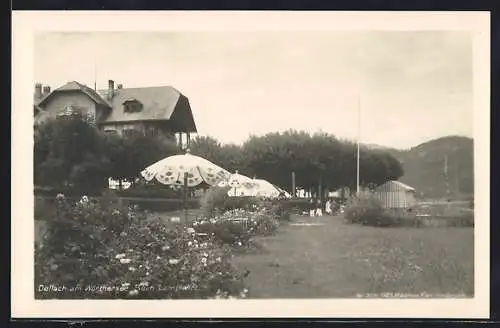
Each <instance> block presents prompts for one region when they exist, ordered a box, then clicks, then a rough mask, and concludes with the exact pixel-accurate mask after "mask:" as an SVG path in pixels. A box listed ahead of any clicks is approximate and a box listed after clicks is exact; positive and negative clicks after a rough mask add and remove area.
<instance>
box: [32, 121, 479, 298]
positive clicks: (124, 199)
mask: <svg viewBox="0 0 500 328" xmlns="http://www.w3.org/2000/svg"><path fill="white" fill-rule="evenodd" d="M306 146H307V147H306ZM352 146H353V145H352V144H349V143H347V142H343V141H339V140H337V139H336V138H335V137H333V136H330V135H321V134H319V135H314V136H310V135H307V134H304V133H300V132H293V131H291V132H290V131H289V132H286V133H283V134H269V135H266V136H263V137H252V138H250V140H248V142H246V143H245V144H244V145H243V146H241V147H240V146H233V145H225V146H221V145H220V144H218V143H217V142H216V141H214V140H212V139H210V138H206V137H202V138H199V139H196V140H195V141H194V142H193V144H192V148H193V153H197V154H199V155H200V156H203V157H204V158H208V159H210V160H212V161H213V162H217V163H223V164H221V165H222V166H223V167H226V168H228V169H229V170H230V171H236V170H238V169H239V170H241V172H244V173H246V174H247V175H258V176H260V177H264V178H267V179H269V180H271V181H276V183H278V184H279V185H282V186H288V187H290V186H289V185H287V184H288V183H289V182H290V176H291V174H290V173H291V172H294V173H296V176H297V179H296V181H295V182H296V183H297V184H299V185H301V186H304V188H305V189H308V190H309V191H311V194H314V196H316V197H321V196H323V195H322V193H325V190H328V189H335V188H337V187H340V186H350V187H351V190H352V189H353V188H352V186H353V184H355V182H356V181H355V179H353V177H355V174H352V168H353V162H352V158H354V157H352V156H351V155H353V154H354V153H355V152H354V151H355V148H353V147H352ZM311 147H312V148H311ZM313 148H314V149H315V150H314V151H311V152H309V151H308V150H307V149H313ZM177 151H178V150H177V149H176V145H175V143H174V142H173V141H172V140H169V139H162V138H151V137H146V136H143V135H140V134H134V133H131V134H125V135H124V136H115V135H109V136H108V135H102V134H101V133H100V132H99V131H98V130H97V129H95V128H94V127H92V126H91V125H88V124H87V123H85V122H80V121H63V122H59V123H53V124H48V125H46V126H45V127H40V128H39V129H38V130H37V131H36V133H35V163H34V164H35V177H34V178H35V183H36V188H35V196H36V201H35V228H36V229H35V231H36V238H35V241H36V243H35V244H36V249H35V296H36V298H38V299H52V298H57V299H86V298H92V299H96V298H97V299H99V298H100V299H226V298H248V297H255V298H262V297H274V298H276V297H278V298H281V297H310V298H318V297H355V296H357V295H370V294H375V295H379V296H380V295H381V294H384V293H385V294H387V293H388V294H390V295H394V294H396V293H411V294H418V295H429V294H430V295H437V294H453V295H462V294H463V295H466V296H471V295H473V293H474V289H473V281H474V279H473V276H474V270H473V269H474V265H473V264H474V257H473V250H474V247H473V246H474V239H473V229H471V227H473V226H474V216H473V210H472V209H465V208H463V207H455V206H446V207H445V209H442V210H441V209H440V210H436V206H430V207H429V206H427V207H425V206H420V208H418V207H416V208H414V209H412V210H413V211H411V212H410V211H391V210H387V209H384V208H382V206H381V204H380V203H378V202H377V201H376V200H375V199H373V198H370V197H366V198H363V197H361V198H356V197H353V198H349V202H348V203H347V207H346V210H345V213H343V215H338V216H324V217H315V218H310V217H306V216H301V215H300V214H301V213H303V212H305V211H307V210H308V209H309V206H310V203H309V201H308V200H307V199H298V198H292V199H263V198H257V197H229V196H228V189H227V188H226V187H209V186H204V187H203V188H204V189H205V191H204V192H203V193H202V196H201V197H190V198H189V199H187V201H186V202H183V195H182V192H179V190H177V189H172V188H168V187H165V186H162V185H161V184H158V183H151V182H145V181H143V180H141V179H140V178H139V177H138V174H139V172H140V170H142V169H143V168H144V167H146V166H147V165H150V164H151V163H154V162H155V161H157V160H159V159H161V158H164V157H166V156H171V155H173V154H176V152H177ZM360 160H361V164H362V167H363V170H362V172H363V174H362V176H361V182H362V184H363V185H364V186H369V185H371V184H377V183H381V182H384V181H387V180H390V179H397V178H398V177H400V176H401V175H402V174H403V171H402V168H401V166H400V165H399V163H398V162H397V160H395V159H394V158H392V157H391V156H390V155H387V154H383V153H380V152H373V151H368V150H365V149H363V150H362V152H361V158H360ZM277 168H279V169H277ZM332 168H333V169H332ZM110 176H111V177H113V178H115V179H118V180H119V181H127V182H130V183H131V184H132V187H131V188H129V189H127V190H123V189H119V190H117V191H110V190H108V189H107V187H106V181H107V178H108V177H110ZM183 206H184V208H183ZM302 223H303V225H300V224H302ZM308 223H315V225H307V224H308ZM429 228H432V229H429Z"/></svg>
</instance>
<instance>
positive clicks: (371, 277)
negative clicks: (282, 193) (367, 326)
mask: <svg viewBox="0 0 500 328" xmlns="http://www.w3.org/2000/svg"><path fill="white" fill-rule="evenodd" d="M293 221H294V222H295V223H301V222H314V223H322V224H323V225H316V226H293V225H286V226H283V227H282V228H281V229H280V232H279V233H278V234H277V235H276V236H272V237H263V238H259V239H258V241H259V242H260V243H262V245H263V246H264V249H265V251H264V252H263V253H260V254H245V255H237V256H235V258H234V263H235V265H236V266H237V267H238V268H239V269H240V270H249V271H250V274H249V275H248V276H247V278H246V283H247V284H248V286H249V290H250V292H249V293H250V294H249V297H250V298H252V297H253V298H331V297H356V296H357V295H359V294H363V295H365V296H367V294H379V295H381V294H382V295H384V293H395V294H398V293H411V294H421V293H427V294H431V295H437V294H462V295H463V294H465V295H467V296H473V293H474V239H473V237H474V234H473V228H420V229H418V228H371V227H364V226H357V225H347V224H344V223H342V221H341V219H340V218H338V217H336V218H335V217H322V218H308V217H294V218H293ZM385 295H386V294H385Z"/></svg>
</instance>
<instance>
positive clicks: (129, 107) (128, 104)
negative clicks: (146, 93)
mask: <svg viewBox="0 0 500 328" xmlns="http://www.w3.org/2000/svg"><path fill="white" fill-rule="evenodd" d="M141 110H142V104H141V102H139V101H138V100H136V99H131V100H127V101H125V102H124V103H123V111H124V112H125V113H135V112H140V111H141Z"/></svg>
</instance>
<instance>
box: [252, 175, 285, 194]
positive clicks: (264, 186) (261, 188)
mask: <svg viewBox="0 0 500 328" xmlns="http://www.w3.org/2000/svg"><path fill="white" fill-rule="evenodd" d="M254 182H255V184H256V187H255V188H254V195H255V196H258V197H269V198H277V197H279V196H280V194H282V193H284V194H285V196H286V194H287V192H286V191H284V190H282V189H280V188H278V187H276V186H275V185H273V184H272V183H271V182H269V181H267V180H263V179H254Z"/></svg>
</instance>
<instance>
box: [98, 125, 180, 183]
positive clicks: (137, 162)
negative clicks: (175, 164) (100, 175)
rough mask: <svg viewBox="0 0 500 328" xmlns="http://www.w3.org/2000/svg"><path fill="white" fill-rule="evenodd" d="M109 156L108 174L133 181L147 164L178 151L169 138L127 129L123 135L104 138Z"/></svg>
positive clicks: (115, 177) (119, 179)
mask: <svg viewBox="0 0 500 328" xmlns="http://www.w3.org/2000/svg"><path fill="white" fill-rule="evenodd" d="M105 143H106V154H107V156H108V157H109V161H110V166H109V173H108V174H109V176H110V177H112V178H113V179H116V180H118V181H119V182H120V184H121V182H122V181H130V182H132V183H134V182H135V179H136V178H137V177H138V176H139V173H140V172H141V171H142V170H144V169H145V168H146V167H147V166H149V165H151V164H153V163H155V162H157V161H159V160H161V159H163V158H165V157H168V156H172V155H175V154H176V153H177V152H178V147H177V144H176V143H175V141H174V140H172V139H170V138H164V137H161V136H157V137H148V136H145V135H144V134H142V133H141V132H139V131H136V130H131V131H127V132H126V133H124V134H123V135H109V136H106V138H105Z"/></svg>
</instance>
